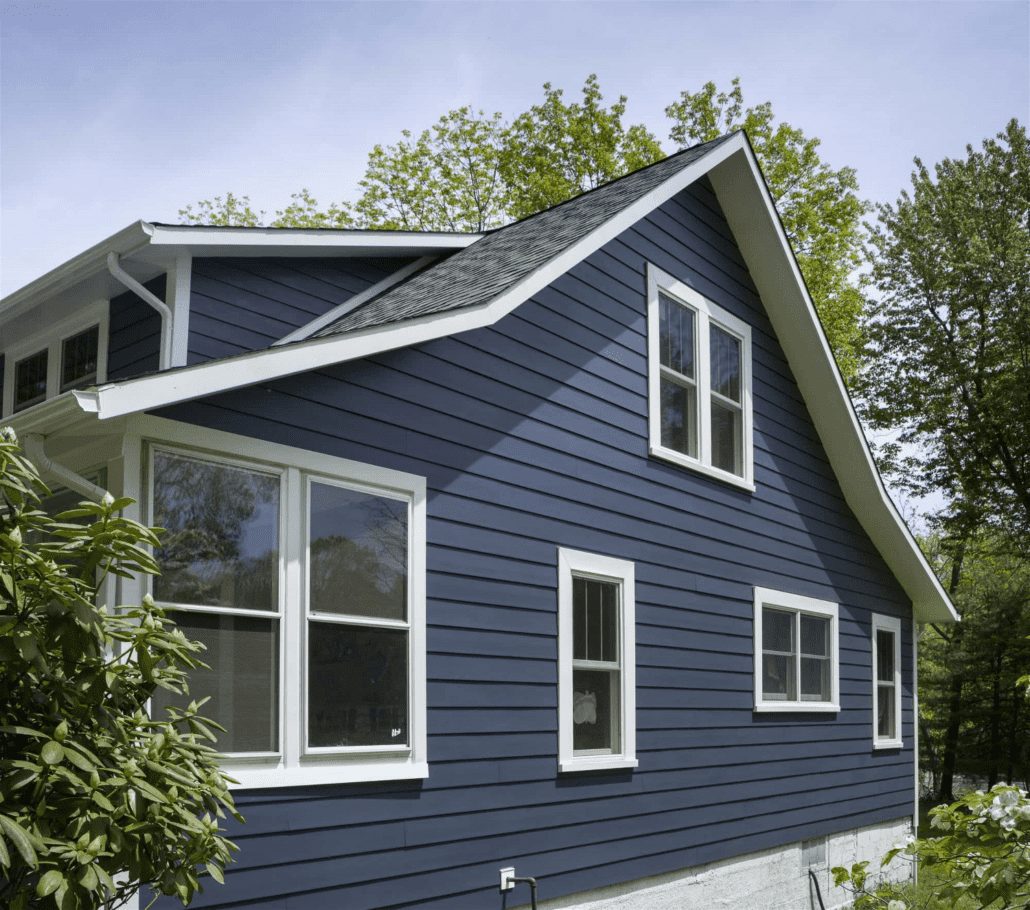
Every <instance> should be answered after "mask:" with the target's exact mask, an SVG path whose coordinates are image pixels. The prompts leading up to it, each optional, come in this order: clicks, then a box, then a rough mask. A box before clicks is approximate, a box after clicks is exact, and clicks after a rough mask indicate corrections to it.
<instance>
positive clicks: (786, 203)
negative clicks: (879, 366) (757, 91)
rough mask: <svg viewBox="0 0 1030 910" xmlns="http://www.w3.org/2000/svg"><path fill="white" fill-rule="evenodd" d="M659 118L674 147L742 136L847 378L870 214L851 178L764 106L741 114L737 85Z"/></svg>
mask: <svg viewBox="0 0 1030 910" xmlns="http://www.w3.org/2000/svg"><path fill="white" fill-rule="evenodd" d="M665 113H666V114H667V115H668V117H669V118H670V119H671V120H672V128H671V130H670V132H669V137H670V138H671V139H672V140H673V142H675V143H676V144H677V145H679V146H680V147H686V146H690V145H695V144H696V143H698V142H708V141H710V140H712V139H716V138H718V137H719V136H722V135H725V134H726V133H730V132H733V131H734V130H739V129H743V130H745V131H746V132H747V136H748V139H749V140H750V141H751V146H752V148H753V149H754V151H755V157H756V158H757V159H758V163H759V165H760V166H761V168H762V173H763V174H764V175H765V179H766V182H767V183H768V185H769V191H770V193H771V194H772V197H773V199H774V200H775V202H776V208H777V211H778V212H779V215H780V219H781V220H782V222H783V227H784V230H785V231H786V234H787V237H788V238H789V239H790V242H791V246H792V247H793V248H794V252H795V254H796V255H797V259H798V265H799V266H800V267H801V273H802V275H803V276H804V278H805V283H806V284H807V285H808V289H809V291H810V293H811V295H812V300H813V301H814V303H815V306H816V310H817V311H818V313H819V318H820V320H821V321H822V323H823V327H824V328H825V330H826V335H827V338H828V339H829V342H830V346H831V348H832V349H833V353H834V355H835V356H836V358H837V363H838V365H839V366H840V370H841V373H842V374H843V375H844V378H845V379H846V380H851V379H853V378H854V376H855V374H856V372H857V370H858V367H859V365H860V364H861V362H862V357H863V339H862V331H861V324H860V317H861V314H862V311H863V307H864V305H865V298H864V294H863V290H862V281H861V278H860V277H859V273H858V271H857V270H858V269H859V267H860V266H861V265H862V261H863V256H862V252H863V242H864V237H865V235H864V232H863V229H862V218H863V216H864V214H865V213H866V211H867V209H868V206H867V204H866V203H865V202H863V201H862V199H861V198H860V197H859V195H858V192H859V188H858V179H857V177H856V175H855V171H854V170H853V169H852V168H850V167H841V168H832V167H831V166H830V165H829V164H827V163H826V162H825V161H823V160H822V158H821V157H820V155H819V145H820V141H819V140H818V139H816V138H814V137H811V136H806V135H805V133H804V132H802V130H800V129H799V128H797V127H795V126H791V125H790V124H789V123H786V122H784V121H777V120H776V118H775V116H774V114H773V110H772V105H771V104H770V103H769V102H768V101H766V102H764V103H762V104H757V105H755V106H753V107H745V106H744V95H743V91H742V89H741V87H740V79H734V80H733V82H732V83H731V88H730V90H729V91H728V92H722V91H719V90H718V89H717V88H716V85H715V83H714V82H706V83H705V84H704V85H703V86H702V87H701V89H700V90H699V91H696V92H690V91H684V92H681V93H680V97H679V99H678V100H677V101H675V102H673V103H672V104H670V105H669V106H668V107H667V108H666V109H665Z"/></svg>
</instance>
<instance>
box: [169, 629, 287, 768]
mask: <svg viewBox="0 0 1030 910" xmlns="http://www.w3.org/2000/svg"><path fill="white" fill-rule="evenodd" d="M168 615H169V616H170V617H171V618H172V619H174V620H175V622H176V623H177V624H178V626H179V628H180V629H182V631H183V634H185V636H186V637H187V638H190V639H193V640H194V641H201V642H203V643H204V644H205V645H206V646H207V650H206V651H205V652H203V653H202V654H201V655H200V657H201V660H203V661H204V663H206V664H208V666H210V668H211V669H209V670H205V669H203V668H198V669H196V670H193V671H191V672H190V694H189V696H188V697H185V698H184V697H183V696H180V695H175V694H173V693H171V692H167V691H165V690H164V689H157V690H156V691H155V692H154V697H153V714H154V717H162V716H163V714H164V708H165V707H167V706H168V705H176V706H178V707H185V705H186V704H188V703H189V702H190V701H193V700H195V699H201V698H204V697H205V696H208V695H210V696H211V701H209V702H208V703H207V704H206V705H204V707H203V708H202V709H201V713H202V714H203V715H204V716H205V717H210V718H211V719H212V720H216V721H218V723H220V724H221V725H222V726H223V727H225V729H226V732H225V733H218V744H217V747H216V748H217V749H218V751H219V752H275V751H277V750H278V748H279V621H278V620H277V619H257V618H251V617H249V616H216V615H214V614H210V613H186V612H183V611H177V612H170V613H169V614H168ZM216 732H217V731H216Z"/></svg>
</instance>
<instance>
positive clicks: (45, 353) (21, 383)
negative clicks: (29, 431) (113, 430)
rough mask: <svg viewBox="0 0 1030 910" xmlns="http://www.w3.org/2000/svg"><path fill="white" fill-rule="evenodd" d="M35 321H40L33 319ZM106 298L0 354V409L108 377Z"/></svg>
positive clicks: (28, 404) (13, 410)
mask: <svg viewBox="0 0 1030 910" xmlns="http://www.w3.org/2000/svg"><path fill="white" fill-rule="evenodd" d="M37 324H38V323H37ZM107 324H108V304H107V301H106V300H105V301H99V302H97V303H94V304H92V305H90V306H87V307H83V308H81V309H80V310H77V311H76V313H75V314H74V316H73V317H72V318H69V319H65V320H62V321H60V322H57V323H56V324H55V325H52V326H50V327H49V328H48V329H47V331H46V332H45V333H38V334H34V335H32V336H31V337H26V338H22V339H20V340H19V339H18V338H17V335H16V333H15V332H13V331H11V332H7V329H6V327H5V333H7V334H8V335H9V336H10V335H14V342H13V344H12V345H11V346H10V347H9V348H7V350H5V351H4V352H3V355H2V356H0V371H2V373H3V375H2V376H0V412H2V413H3V414H13V413H16V412H17V411H22V410H25V409H26V408H30V407H32V406H33V405H36V404H39V403H40V402H43V401H46V400H47V399H48V398H53V397H54V396H56V395H59V394H60V393H61V392H67V391H70V390H71V389H81V388H85V387H87V386H92V385H97V384H98V383H101V382H103V381H104V379H105V378H106V361H107Z"/></svg>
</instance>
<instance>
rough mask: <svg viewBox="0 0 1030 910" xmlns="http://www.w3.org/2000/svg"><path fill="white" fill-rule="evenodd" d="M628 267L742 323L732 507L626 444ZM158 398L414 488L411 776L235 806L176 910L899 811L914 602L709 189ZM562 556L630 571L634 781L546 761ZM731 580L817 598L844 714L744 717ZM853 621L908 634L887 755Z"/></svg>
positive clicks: (345, 899) (708, 487) (747, 667)
mask: <svg viewBox="0 0 1030 910" xmlns="http://www.w3.org/2000/svg"><path fill="white" fill-rule="evenodd" d="M648 260H650V261H652V262H654V263H655V264H656V265H658V266H660V267H661V268H662V269H664V270H665V271H667V272H670V273H671V274H673V275H675V276H677V277H678V278H680V279H681V280H683V281H685V282H686V283H688V284H691V285H693V286H695V287H696V288H697V289H698V290H699V291H701V292H702V293H704V294H705V295H707V296H709V297H710V298H712V299H713V300H714V301H716V302H717V303H718V304H719V305H721V306H723V307H725V308H726V309H728V310H730V311H731V312H732V313H734V314H735V315H737V316H739V317H740V318H742V319H745V320H747V321H748V322H749V323H750V324H751V325H752V326H753V327H754V330H753V347H754V414H755V417H754V444H755V480H756V484H757V491H756V492H755V493H754V494H753V495H751V494H748V493H746V492H743V491H741V490H738V489H736V488H733V487H730V486H727V485H724V484H721V483H719V482H717V481H713V480H710V479H708V478H705V477H703V476H700V475H697V474H694V473H691V472H689V471H686V470H683V469H680V468H678V467H676V466H673V465H669V464H666V463H664V462H661V461H657V460H654V459H650V458H648V456H647V425H646V410H647V409H646V392H647V381H646V361H645V349H646V346H645V328H646V320H645V300H644V292H645V284H644V268H645V263H646V262H647V261H648ZM163 413H164V416H168V417H172V418H175V419H179V420H185V421H189V422H193V423H197V424H201V425H205V426H210V427H217V428H219V429H223V430H228V431H231V432H237V433H241V434H245V435H248V436H254V437H258V438H262V439H268V440H271V441H275V442H281V443H286V444H289V445H294V446H301V447H305V448H309V449H312V450H316V451H322V452H326V453H329V454H332V455H337V456H342V457H346V458H352V459H356V460H359V461H364V462H369V463H373V464H379V465H383V466H386V467H391V468H396V469H400V470H404V471H410V472H413V473H416V474H420V475H424V476H425V477H426V478H427V479H428V485H429V523H428V534H429V552H428V572H429V574H428V583H427V584H428V596H429V603H428V614H429V630H428V648H429V657H428V675H429V687H428V698H429V718H428V729H429V761H430V776H429V778H428V780H426V781H424V782H418V783H401V784H397V783H394V784H379V785H362V786H351V787H343V786H338V787H322V788H306V789H294V790H278V791H276V790H271V791H256V792H249V793H248V792H244V793H241V794H240V795H239V803H240V805H241V808H242V811H243V813H244V815H245V816H246V817H247V819H248V822H247V824H246V825H245V826H243V827H240V828H238V829H234V830H233V832H232V836H233V838H234V840H236V841H237V842H238V843H239V844H240V846H241V848H242V849H241V853H240V858H239V862H238V864H237V865H236V866H235V867H234V868H233V871H232V872H231V874H230V875H229V876H228V880H227V881H228V884H227V885H226V886H225V887H224V888H223V887H218V886H215V885H212V886H211V887H210V888H209V889H208V891H207V893H206V894H205V895H203V896H202V898H201V899H200V900H199V901H198V903H197V906H202V907H203V906H208V907H209V906H223V905H226V904H236V905H239V906H244V905H245V906H250V907H262V908H280V907H281V908H285V907H287V906H288V907H289V908H290V910H300V908H312V910H314V908H322V907H330V906H339V907H347V908H348V910H362V908H384V907H398V908H399V907H414V906H418V907H429V908H439V910H444V908H446V910H463V908H468V910H480V908H485V907H500V906H501V899H500V897H499V895H498V892H497V889H496V878H497V870H498V869H499V868H500V867H501V866H505V865H511V864H514V865H515V866H516V867H517V868H518V870H519V871H520V872H521V873H523V874H527V875H535V876H538V877H540V878H541V886H540V887H541V897H542V898H543V897H546V898H550V897H555V896H558V895H562V894H567V893H571V892H574V891H578V890H583V889H587V888H595V887H599V886H602V885H606V884H612V883H616V882H620V881H626V880H629V879H634V878H638V877H641V876H646V875H654V874H659V873H664V872H669V871H672V870H676V869H679V868H682V867H685V866H691V865H695V864H698V863H705V862H710V861H714V860H719V859H724V858H727V857H730V856H734V855H737V854H742V853H746V852H749V851H753V850H758V849H763V848H767V847H773V846H776V845H781V844H786V843H790V842H793V841H797V840H799V839H802V838H806V837H813V836H817V835H819V834H824V833H829V832H834V831H841V830H846V829H850V828H855V827H859V826H862V825H866V824H872V823H876V822H881V821H886V820H890V819H896V818H899V817H902V816H905V815H908V814H910V813H911V811H912V797H913V764H912V762H913V755H912V750H911V744H912V736H913V727H912V720H913V718H912V699H911V669H912V668H911V644H912V643H911V633H910V623H909V622H908V621H907V620H908V619H910V617H911V611H910V606H909V603H908V601H907V598H906V597H905V595H904V593H903V592H902V591H901V589H900V588H899V586H898V584H897V583H896V581H895V580H894V579H893V577H892V576H891V574H890V572H889V571H888V569H887V568H886V566H885V564H884V563H883V561H882V559H881V558H880V556H879V555H878V554H877V552H876V551H875V549H874V548H873V546H872V544H871V542H870V541H869V539H868V537H867V536H866V535H865V533H864V532H863V531H862V529H861V528H860V526H859V525H858V523H857V522H856V520H855V518H854V516H853V515H852V514H851V512H850V510H849V509H848V507H847V505H846V504H845V502H844V500H843V497H842V495H841V492H840V489H839V486H838V484H837V481H836V479H835V478H834V475H833V472H832V471H831V469H830V466H829V464H828V462H827V459H826V456H825V453H824V452H823V450H822V447H821V445H820V443H819V440H818V437H817V435H816V432H815V430H814V428H813V426H812V423H811V420H810V418H809V415H808V413H807V411H806V408H805V406H804V403H803V401H802V399H801V396H800V394H799V392H798V389H797V387H796V385H795V383H794V380H793V378H792V376H791V372H790V369H789V367H788V365H787V363H786V361H785V358H784V355H783V353H782V351H781V349H780V346H779V343H778V342H777V339H776V337H775V334H774V332H773V330H772V327H771V325H770V323H769V321H768V319H767V317H766V315H765V313H764V312H763V310H762V307H761V304H760V301H759V299H758V297H757V295H756V292H755V289H754V287H753V285H752V283H751V281H750V278H749V277H748V274H747V270H746V269H745V267H744V264H743V262H742V260H741V257H740V254H739V252H738V251H737V248H736V246H735V244H734V242H733V239H732V237H731V235H730V232H729V230H728V228H727V226H726V224H725V221H724V220H723V218H722V215H721V213H720V211H719V208H718V205H717V203H716V200H715V197H714V195H713V193H712V192H711V190H710V188H709V187H708V186H707V185H699V186H695V187H693V188H691V189H690V190H688V191H686V192H684V193H682V194H681V195H680V196H679V197H677V198H676V199H675V200H672V201H670V202H669V203H667V204H665V205H664V206H663V207H662V208H661V210H660V211H658V212H656V213H654V214H653V215H652V216H650V217H648V218H646V219H644V220H643V221H642V222H640V223H639V224H638V225H637V226H636V227H634V228H633V229H631V230H628V231H626V232H625V233H624V234H623V235H622V236H620V237H619V238H617V239H616V240H613V241H612V242H611V243H609V244H607V246H606V247H605V248H604V249H602V250H600V251H598V252H597V253H596V254H594V255H593V256H591V257H590V258H589V259H588V260H587V261H585V262H583V263H582V264H580V265H579V266H577V267H575V268H574V269H573V270H572V271H571V272H570V273H569V274H568V275H565V276H563V277H562V278H560V279H559V280H557V281H556V282H554V284H553V285H552V286H550V287H549V288H547V289H546V290H544V291H542V292H541V293H540V294H538V295H537V296H536V297H535V298H534V299H532V300H531V301H529V302H527V303H526V304H524V305H523V306H521V307H520V308H519V309H517V310H516V311H515V312H514V313H512V314H511V315H509V316H508V317H506V318H505V319H503V320H502V321H501V322H499V323H498V324H497V325H496V326H494V327H492V328H489V329H481V330H476V331H474V332H469V333H465V334H463V335H459V336H455V337H452V338H447V339H442V340H439V341H435V342H432V343H429V344H425V345H420V346H418V347H416V348H411V349H405V350H400V351H395V352H391V353H389V354H384V355H381V356H379V357H376V358H374V359H371V360H368V361H361V362H355V363H350V364H343V365H340V366H337V367H333V368H331V369H327V370H324V371H321V372H318V373H312V374H307V375H303V376H295V377H291V378H288V379H283V380H279V381H277V382H274V383H271V384H269V385H267V386H263V387H259V388H251V389H246V390H240V391H236V392H232V393H227V394H223V395H219V396H217V397H212V398H210V399H206V400H204V401H200V402H194V403H191V404H188V405H184V406H180V407H177V408H173V409H169V410H167V411H165V412H163ZM558 546H568V547H574V548H577V549H582V550H590V551H595V552H599V553H605V554H611V555H614V556H617V557H621V558H625V559H632V560H634V561H635V563H636V573H637V589H636V596H637V705H638V708H637V729H638V733H637V743H638V755H639V759H640V767H639V769H638V770H636V771H635V772H633V773H628V772H613V773H601V774H592V775H574V776H568V775H566V776H561V777H559V776H558V775H557V773H556V766H557V761H556V757H557V749H558V743H557V691H556V681H557V665H556V660H557V646H556V631H557V622H556V614H557V604H556V585H557V571H556V547H558ZM754 585H761V586H766V587H772V588H780V589H783V590H787V591H792V592H796V593H799V594H806V595H810V596H815V597H821V598H825V599H829V600H833V601H837V602H839V603H840V605H841V606H840V615H841V623H840V632H841V638H840V655H841V668H840V677H841V704H842V711H841V712H840V714H839V715H836V716H826V715H768V714H764V715H756V714H754V713H753V711H752V699H753V695H752V692H753V673H752V653H753V641H752V587H753V586H754ZM872 611H877V612H882V613H886V614H890V615H894V616H899V617H902V618H903V619H904V620H906V622H905V623H904V625H903V628H904V632H903V636H902V637H903V650H902V655H903V670H904V678H905V687H904V688H905V695H904V704H903V734H904V738H905V742H906V744H907V746H906V748H905V749H904V750H902V751H901V752H900V753H899V752H897V751H894V752H874V751H873V750H872V743H871V733H872V705H871V686H872V683H871V672H872V670H871V666H870V646H869V634H870V613H871V612H872ZM168 906H169V907H170V906H171V904H170V903H169V904H168Z"/></svg>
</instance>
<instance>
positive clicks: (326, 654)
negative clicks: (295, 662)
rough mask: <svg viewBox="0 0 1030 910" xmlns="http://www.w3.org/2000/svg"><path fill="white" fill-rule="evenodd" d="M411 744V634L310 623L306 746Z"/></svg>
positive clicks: (398, 631) (336, 624) (394, 630)
mask: <svg viewBox="0 0 1030 910" xmlns="http://www.w3.org/2000/svg"><path fill="white" fill-rule="evenodd" d="M407 742H408V633H407V632H405V631H402V630H396V629H376V628H371V627H367V626H349V625H342V624H340V623H325V622H309V623H308V745H310V746H404V745H407Z"/></svg>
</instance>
